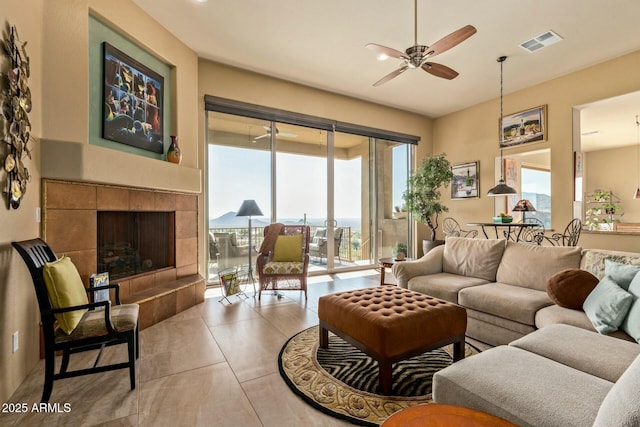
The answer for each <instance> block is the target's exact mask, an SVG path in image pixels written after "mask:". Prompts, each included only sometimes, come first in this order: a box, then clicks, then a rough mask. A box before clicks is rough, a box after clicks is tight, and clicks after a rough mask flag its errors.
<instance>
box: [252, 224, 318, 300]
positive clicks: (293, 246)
mask: <svg viewBox="0 0 640 427" xmlns="http://www.w3.org/2000/svg"><path fill="white" fill-rule="evenodd" d="M270 227H277V229H276V228H273V229H272V230H271V231H270V229H269V228H270ZM276 233H277V235H274V234H276ZM309 234H310V232H309V226H308V225H281V224H271V225H270V226H266V227H265V228H264V235H265V241H272V242H273V244H272V245H263V246H264V247H263V248H261V249H262V251H261V253H260V254H258V258H257V259H256V270H257V272H258V282H259V285H260V290H259V292H258V299H260V298H261V297H262V291H263V290H274V291H278V290H301V291H303V292H304V297H305V299H307V273H308V270H309ZM270 235H271V236H270ZM269 236H270V237H269Z"/></svg>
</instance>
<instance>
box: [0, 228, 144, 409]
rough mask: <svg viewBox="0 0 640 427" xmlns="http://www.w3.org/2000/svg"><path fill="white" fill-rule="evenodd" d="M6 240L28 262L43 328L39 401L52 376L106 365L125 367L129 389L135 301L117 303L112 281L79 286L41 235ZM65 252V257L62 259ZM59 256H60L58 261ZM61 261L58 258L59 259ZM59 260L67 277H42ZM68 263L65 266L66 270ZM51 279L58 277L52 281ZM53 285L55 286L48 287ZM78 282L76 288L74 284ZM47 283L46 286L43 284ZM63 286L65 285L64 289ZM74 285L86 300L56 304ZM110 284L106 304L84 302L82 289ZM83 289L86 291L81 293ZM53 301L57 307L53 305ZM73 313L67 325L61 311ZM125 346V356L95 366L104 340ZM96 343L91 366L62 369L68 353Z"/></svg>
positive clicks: (133, 359) (77, 278) (117, 290)
mask: <svg viewBox="0 0 640 427" xmlns="http://www.w3.org/2000/svg"><path fill="white" fill-rule="evenodd" d="M11 245H12V246H13V247H14V248H15V249H16V250H17V251H18V253H19V254H20V256H21V257H22V259H23V260H24V262H25V263H26V264H27V267H28V268H29V272H30V273H31V279H32V281H33V285H34V287H35V291H36V296H37V298H38V305H39V307H40V317H41V320H42V331H43V334H44V355H45V372H44V390H43V392H42V402H48V401H49V398H50V397H51V391H52V390H53V382H54V381H55V380H60V379H63V378H70V377H76V376H80V375H87V374H94V373H99V372H105V371H111V370H115V369H125V368H128V369H129V378H130V382H131V390H133V389H135V387H136V382H135V377H136V373H135V372H136V371H135V369H136V365H135V362H136V359H137V358H138V353H139V351H138V308H139V307H138V304H123V305H121V304H120V287H119V285H118V284H109V285H106V286H96V287H91V288H87V289H84V285H83V284H82V281H81V279H80V276H79V275H78V273H77V270H75V267H74V266H73V264H72V263H71V262H70V260H69V259H68V258H66V257H62V258H61V259H58V257H57V256H56V254H55V253H54V252H53V250H51V248H50V247H49V245H47V244H46V243H45V242H44V241H42V240H41V239H33V240H25V241H22V242H13V243H11ZM65 258H66V260H65ZM58 261H60V262H58ZM63 261H66V262H64V264H63ZM48 263H54V264H53V265H58V266H63V265H64V266H65V267H64V268H65V269H66V270H65V272H67V273H68V272H70V274H69V275H68V276H67V277H71V278H72V279H73V280H67V281H66V282H67V283H61V280H60V277H62V275H59V276H55V278H54V279H52V278H51V277H53V275H51V274H49V273H47V274H48V278H47V279H45V277H44V275H45V270H47V271H48V268H49V266H50V265H52V264H49V265H48V266H47V267H46V268H45V264H48ZM70 269H71V270H70ZM52 280H58V282H57V283H55V282H53V283H55V284H54V285H52ZM52 286H54V287H55V288H52ZM78 286H80V287H81V288H82V289H78ZM48 287H49V289H52V292H50V291H49V290H48V289H47V288H48ZM65 287H67V288H66V289H65ZM69 288H72V289H71V291H76V295H77V294H78V293H79V294H80V295H84V300H85V301H87V302H86V303H82V304H72V305H67V306H60V305H64V304H61V301H62V298H61V295H63V294H64V293H65V292H66V291H68V290H69ZM53 289H55V291H54V290H53ZM105 289H106V290H111V289H113V290H114V293H115V301H116V304H117V305H115V306H111V301H99V302H93V303H90V302H89V301H93V298H90V299H89V298H87V295H86V294H92V293H93V292H96V291H100V290H105ZM83 291H84V292H86V293H85V294H83ZM56 306H57V307H56ZM66 315H69V316H77V318H76V320H75V321H77V324H76V325H75V326H74V327H73V328H72V329H71V330H69V329H70V328H69V325H68V321H67V320H66V319H67V318H65V317H64V316H66ZM124 343H126V344H127V346H128V356H129V357H128V358H129V360H128V362H123V363H115V364H111V365H103V366H98V364H99V362H100V357H101V356H102V351H103V350H104V348H105V347H106V346H111V345H115V344H124ZM96 349H99V350H100V351H99V353H98V356H97V358H96V360H95V363H94V364H93V367H91V368H86V369H76V370H74V371H67V368H68V366H69V356H70V355H71V354H73V353H79V352H83V351H88V350H96ZM58 351H61V352H62V363H61V366H60V371H59V373H57V374H56V373H54V364H55V355H56V352H58Z"/></svg>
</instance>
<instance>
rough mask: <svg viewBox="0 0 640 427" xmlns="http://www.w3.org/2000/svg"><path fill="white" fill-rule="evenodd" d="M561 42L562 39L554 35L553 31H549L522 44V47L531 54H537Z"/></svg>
mask: <svg viewBox="0 0 640 427" xmlns="http://www.w3.org/2000/svg"><path fill="white" fill-rule="evenodd" d="M560 40H562V37H560V36H559V35H557V34H556V33H554V32H553V31H552V30H549V31H546V32H544V33H542V34H540V35H539V36H536V37H534V38H532V39H531V40H527V41H526V42H524V43H521V44H520V47H521V48H523V49H525V50H527V51H529V52H535V51H537V50H540V49H542V48H543V47H547V46H550V45H552V44H554V43H557V42H559V41H560Z"/></svg>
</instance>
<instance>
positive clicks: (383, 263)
mask: <svg viewBox="0 0 640 427" xmlns="http://www.w3.org/2000/svg"><path fill="white" fill-rule="evenodd" d="M402 261H413V258H405V259H395V258H394V257H388V258H380V259H379V260H378V267H380V286H383V285H384V275H385V269H386V268H391V267H393V264H395V263H396V262H402Z"/></svg>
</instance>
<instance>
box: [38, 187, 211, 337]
mask: <svg viewBox="0 0 640 427" xmlns="http://www.w3.org/2000/svg"><path fill="white" fill-rule="evenodd" d="M197 209H198V200H197V196H196V195H195V194H189V193H179V192H171V191H160V190H149V189H141V188H134V187H123V186H112V185H103V184H93V183H86V182H77V181H59V180H50V179H43V181H42V239H43V240H44V241H46V242H47V243H48V244H49V245H50V246H51V248H52V249H53V250H54V251H55V253H56V254H58V256H61V255H62V254H65V255H67V256H69V257H70V258H71V259H72V261H73V263H74V264H75V265H76V267H77V268H78V272H79V273H80V276H81V277H82V281H83V282H84V283H85V286H87V285H88V282H89V276H90V275H91V274H92V273H95V272H96V268H97V211H99V210H108V211H165V212H166V211H170V212H175V268H174V267H169V268H165V269H162V270H156V271H152V272H148V273H142V274H138V275H136V276H130V277H126V278H122V279H119V280H117V282H118V283H119V284H120V297H121V299H122V301H123V302H125V303H128V302H137V303H138V304H140V328H141V329H144V328H146V327H149V326H151V325H153V324H154V323H157V322H160V321H161V320H164V319H166V318H168V317H171V316H173V315H174V314H176V313H179V312H181V311H183V310H186V309H187V308H189V307H191V306H193V305H195V304H198V303H200V302H202V301H204V290H205V282H204V279H203V278H202V277H201V276H200V275H199V274H198V210H197Z"/></svg>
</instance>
